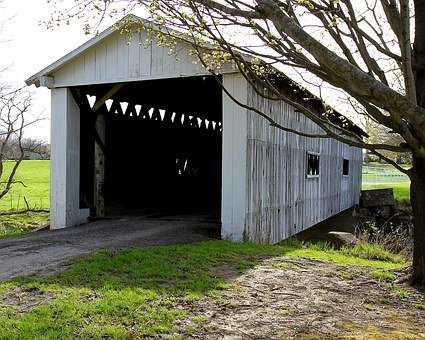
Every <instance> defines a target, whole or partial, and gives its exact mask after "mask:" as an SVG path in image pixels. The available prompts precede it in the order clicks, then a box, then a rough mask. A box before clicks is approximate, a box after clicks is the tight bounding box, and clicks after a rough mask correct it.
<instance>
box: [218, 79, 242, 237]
mask: <svg viewBox="0 0 425 340" xmlns="http://www.w3.org/2000/svg"><path fill="white" fill-rule="evenodd" d="M223 85H224V87H225V88H226V89H227V90H228V91H229V93H230V94H231V95H232V96H233V97H235V98H236V99H237V100H239V101H240V102H242V103H247V92H248V84H247V81H246V79H245V78H244V77H243V76H242V75H241V74H226V75H223ZM247 121H248V118H247V110H246V109H244V108H242V107H241V106H239V105H238V104H236V103H235V102H234V101H233V100H232V99H231V98H230V97H229V96H228V95H227V94H226V93H225V92H224V91H223V153H222V154H223V156H222V157H223V159H222V194H221V196H222V199H221V237H222V238H223V239H229V240H232V241H243V239H244V231H245V216H246V197H247V191H246V190H247V185H246V176H247V175H246V174H247V143H248V140H247Z"/></svg>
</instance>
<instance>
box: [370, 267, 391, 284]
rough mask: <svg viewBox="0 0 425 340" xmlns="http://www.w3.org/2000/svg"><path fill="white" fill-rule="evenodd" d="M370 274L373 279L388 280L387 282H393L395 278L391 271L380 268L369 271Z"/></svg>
mask: <svg viewBox="0 0 425 340" xmlns="http://www.w3.org/2000/svg"><path fill="white" fill-rule="evenodd" d="M370 276H372V277H373V278H374V279H376V280H378V281H382V282H388V283H392V282H394V281H395V279H396V278H397V277H396V275H395V274H394V273H391V272H389V271H386V270H380V269H377V270H374V271H372V272H370Z"/></svg>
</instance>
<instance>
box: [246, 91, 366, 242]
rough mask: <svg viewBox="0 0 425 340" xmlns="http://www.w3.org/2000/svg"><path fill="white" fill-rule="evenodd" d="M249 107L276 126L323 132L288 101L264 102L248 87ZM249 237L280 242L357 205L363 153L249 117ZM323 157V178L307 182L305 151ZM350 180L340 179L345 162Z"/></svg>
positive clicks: (321, 161) (247, 230) (247, 204)
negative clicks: (270, 118)
mask: <svg viewBox="0 0 425 340" xmlns="http://www.w3.org/2000/svg"><path fill="white" fill-rule="evenodd" d="M248 105H250V106H252V107H255V108H258V109H260V110H262V111H263V112H266V113H268V114H270V115H271V116H272V117H273V118H274V119H275V120H276V121H277V122H279V123H281V124H282V125H284V126H287V127H291V128H294V129H297V130H302V131H305V132H312V133H320V128H319V127H318V126H317V125H316V124H315V123H313V122H312V121H311V120H309V119H307V118H306V117H305V116H304V115H302V114H301V113H296V112H295V111H294V108H292V107H291V106H290V105H288V104H286V103H285V102H277V101H270V100H266V99H264V98H263V97H261V96H259V95H258V94H257V93H256V92H255V91H254V90H253V89H252V87H251V86H249V85H248ZM247 120H248V122H247V139H248V145H247V199H246V206H247V210H246V225H245V228H246V230H245V233H246V235H248V237H249V239H250V240H252V241H255V242H259V243H276V242H279V241H281V240H283V239H285V238H287V237H289V236H291V235H294V234H296V233H298V232H300V231H302V230H304V229H306V228H309V227H311V226H312V225H315V224H317V223H318V222H320V221H322V220H324V219H326V218H329V217H331V216H333V215H335V214H337V213H339V212H341V211H343V210H346V209H348V208H350V207H352V206H353V205H355V204H357V203H358V200H359V196H360V190H361V166H362V150H361V149H358V148H352V147H349V146H348V145H346V144H343V143H340V142H337V141H335V140H331V139H314V138H305V137H300V136H298V135H295V134H292V133H287V132H284V131H281V130H278V129H276V128H272V127H270V126H269V124H268V123H267V121H266V120H264V119H263V118H261V117H259V116H258V115H257V114H256V113H254V112H252V111H248V115H247ZM308 151H312V152H316V153H319V154H320V176H319V178H307V176H306V164H307V152H308ZM344 158H346V159H349V160H350V171H349V176H343V175H342V164H343V159H344Z"/></svg>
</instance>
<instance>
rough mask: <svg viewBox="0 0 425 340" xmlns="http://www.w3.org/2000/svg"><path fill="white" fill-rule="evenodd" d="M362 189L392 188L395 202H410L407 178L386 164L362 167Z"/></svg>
mask: <svg viewBox="0 0 425 340" xmlns="http://www.w3.org/2000/svg"><path fill="white" fill-rule="evenodd" d="M362 179H363V183H362V189H363V190H369V189H383V188H393V189H394V197H395V199H396V200H397V201H408V200H410V180H409V178H408V177H407V176H406V175H405V174H403V173H401V172H399V171H398V170H397V169H395V168H394V167H393V166H391V165H388V164H380V163H369V164H367V165H364V166H363V175H362Z"/></svg>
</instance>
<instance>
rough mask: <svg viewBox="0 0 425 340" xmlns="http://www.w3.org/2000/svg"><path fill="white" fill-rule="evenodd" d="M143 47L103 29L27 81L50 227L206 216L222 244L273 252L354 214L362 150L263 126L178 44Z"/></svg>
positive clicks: (298, 118) (277, 115)
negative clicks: (38, 116)
mask: <svg viewBox="0 0 425 340" xmlns="http://www.w3.org/2000/svg"><path fill="white" fill-rule="evenodd" d="M133 18H134V17H133ZM134 20H137V19H136V18H134ZM146 41H147V40H146V32H144V31H142V32H141V33H140V34H137V35H134V36H132V40H131V41H130V43H129V41H128V38H127V36H124V35H121V34H120V32H118V31H117V30H116V29H115V28H113V27H112V28H110V29H108V30H106V31H105V32H103V33H101V34H100V35H98V36H97V37H95V38H93V39H92V40H90V41H88V42H87V43H85V44H84V45H82V46H81V47H79V48H77V49H76V50H74V51H72V52H71V53H69V54H67V55H66V56H64V57H63V58H61V59H59V60H58V61H56V62H55V63H53V64H52V65H50V66H48V67H46V68H45V69H43V70H42V71H40V72H38V73H37V74H35V75H34V76H32V77H30V78H29V79H28V80H27V84H28V85H31V84H35V85H36V86H46V87H48V88H50V89H51V95H52V116H51V144H52V150H51V151H52V159H51V167H52V169H51V220H50V221H51V228H63V227H69V226H73V225H77V224H80V223H82V222H84V221H86V220H87V218H88V217H89V216H92V217H96V216H104V215H120V214H126V213H129V212H132V213H139V214H146V215H150V216H154V215H155V214H158V215H161V214H162V215H164V214H170V215H172V214H182V215H185V216H187V215H190V214H198V215H201V214H208V216H215V218H216V219H217V222H221V235H222V238H226V239H232V240H242V239H250V240H253V241H256V242H263V243H274V242H278V241H280V240H282V239H285V238H287V237H289V236H290V235H293V234H296V233H297V232H300V231H302V230H304V229H306V228H308V227H310V226H312V225H315V224H317V223H318V222H321V221H323V220H325V219H327V218H329V217H331V216H333V215H335V214H337V213H339V212H341V211H344V210H346V209H348V208H350V207H353V206H354V205H355V204H357V203H358V201H359V195H360V184H361V163H362V150H360V149H358V148H353V147H350V146H348V145H345V144H342V143H340V142H337V141H335V140H331V139H317V138H306V137H300V136H298V135H295V134H292V133H287V132H284V131H281V130H278V129H276V128H273V127H271V126H270V125H269V123H268V122H267V121H266V120H265V119H263V118H261V117H259V116H258V115H257V114H256V113H254V112H252V111H251V110H248V109H245V108H243V107H241V106H239V105H238V104H236V103H235V102H234V101H233V100H232V99H231V98H229V97H228V96H227V94H226V93H225V92H224V91H223V89H222V87H221V86H220V84H218V83H217V81H216V79H215V78H214V77H212V76H211V75H210V74H209V72H208V71H206V70H205V69H203V68H202V67H201V66H200V65H199V63H194V62H193V61H194V60H193V58H194V57H193V56H191V55H190V53H189V46H188V45H186V43H184V42H183V41H181V42H178V43H177V48H176V51H177V52H176V53H177V55H178V58H176V56H175V55H170V53H169V50H168V48H167V47H160V46H158V44H157V43H156V42H155V40H153V41H150V42H149V44H148V46H146ZM220 77H221V82H222V85H223V86H224V87H225V89H227V91H229V93H230V94H232V95H233V96H234V97H235V98H236V99H238V100H239V101H240V102H241V103H244V104H247V105H249V106H250V107H255V108H257V109H260V110H262V111H263V112H266V113H267V114H270V115H271V116H272V117H273V118H274V119H275V120H276V121H277V122H278V123H281V124H282V125H283V126H289V127H291V128H294V129H297V130H300V131H305V132H311V133H315V132H320V131H321V130H320V128H319V127H318V126H317V125H316V124H315V123H313V122H312V121H311V120H308V119H307V118H306V117H305V116H304V115H303V114H302V113H300V112H297V111H296V110H295V109H294V108H293V107H291V106H290V105H288V104H287V103H285V102H276V101H269V100H266V99H264V98H262V97H261V96H259V95H258V94H257V93H256V92H255V91H254V90H253V89H252V87H251V86H250V85H249V83H248V82H247V81H246V80H245V78H244V77H243V76H242V75H241V74H240V73H239V72H238V71H237V70H236V69H235V68H233V67H231V66H230V67H225V68H224V69H223V70H222V72H221V75H220ZM283 79H284V80H283V82H282V86H284V87H287V88H288V89H291V86H292V85H293V83H292V82H291V81H290V80H289V79H288V78H286V77H283ZM285 79H286V80H285ZM300 95H305V93H304V94H303V93H301V94H300ZM317 102H320V101H317ZM319 106H320V105H319ZM321 109H323V108H321V107H319V108H318V110H321ZM351 127H352V129H353V131H355V132H356V133H358V134H361V133H362V132H361V130H360V129H359V128H357V127H356V126H354V125H353V124H351Z"/></svg>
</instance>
